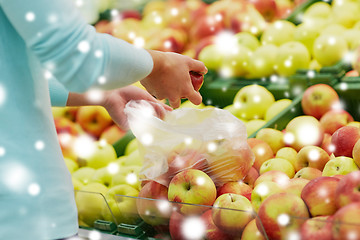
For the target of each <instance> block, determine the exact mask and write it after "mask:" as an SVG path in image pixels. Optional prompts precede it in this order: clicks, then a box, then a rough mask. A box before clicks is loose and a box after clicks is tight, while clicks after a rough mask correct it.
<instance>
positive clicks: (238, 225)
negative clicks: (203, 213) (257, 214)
mask: <svg viewBox="0 0 360 240" xmlns="http://www.w3.org/2000/svg"><path fill="white" fill-rule="evenodd" d="M213 207H214V208H213V210H212V219H213V221H214V223H215V225H216V226H217V227H218V228H220V229H221V230H223V231H226V232H229V233H232V234H237V235H240V234H241V232H242V230H243V229H244V228H245V226H246V225H247V224H248V223H249V222H250V221H251V220H252V219H254V214H253V208H252V205H251V203H250V201H249V200H248V199H247V198H246V197H244V196H242V195H238V194H233V193H226V194H223V195H221V196H220V197H218V198H217V199H216V201H215V203H214V206H213ZM234 219H236V221H234Z"/></svg>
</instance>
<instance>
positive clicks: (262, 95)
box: [233, 85, 275, 119]
mask: <svg viewBox="0 0 360 240" xmlns="http://www.w3.org/2000/svg"><path fill="white" fill-rule="evenodd" d="M274 102H275V98H274V96H273V94H272V93H271V92H270V91H269V90H267V89H266V88H265V87H263V86H260V85H248V86H245V87H243V88H241V89H240V90H239V91H238V92H237V93H236V95H235V97H234V103H233V104H234V106H235V108H237V110H238V111H237V116H238V117H240V118H245V119H263V118H264V115H265V112H266V110H267V109H268V108H269V107H270V106H271V104H273V103H274Z"/></svg>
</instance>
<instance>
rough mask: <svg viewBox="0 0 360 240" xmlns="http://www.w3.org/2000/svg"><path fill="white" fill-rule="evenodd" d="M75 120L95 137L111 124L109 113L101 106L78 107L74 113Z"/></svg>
mask: <svg viewBox="0 0 360 240" xmlns="http://www.w3.org/2000/svg"><path fill="white" fill-rule="evenodd" d="M76 122H77V123H79V124H80V126H81V127H82V128H83V129H84V130H85V131H86V132H87V133H89V134H91V135H92V136H94V137H96V138H98V137H100V135H101V133H102V132H103V131H104V130H105V129H106V128H107V127H109V126H110V125H112V124H113V121H112V119H111V117H110V115H109V113H108V112H107V111H106V109H105V108H103V107H101V106H83V107H80V108H79V110H78V113H77V115H76Z"/></svg>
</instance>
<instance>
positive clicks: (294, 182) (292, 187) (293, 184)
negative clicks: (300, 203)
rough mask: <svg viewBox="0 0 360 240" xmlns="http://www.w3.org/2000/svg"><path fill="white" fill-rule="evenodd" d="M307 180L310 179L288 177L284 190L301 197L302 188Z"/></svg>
mask: <svg viewBox="0 0 360 240" xmlns="http://www.w3.org/2000/svg"><path fill="white" fill-rule="evenodd" d="M309 182H310V180H308V179H305V178H292V179H290V181H289V184H288V185H287V186H286V187H285V189H284V191H285V192H288V193H293V194H295V195H297V196H299V197H301V192H302V190H303V189H304V187H305V185H306V184H308V183H309Z"/></svg>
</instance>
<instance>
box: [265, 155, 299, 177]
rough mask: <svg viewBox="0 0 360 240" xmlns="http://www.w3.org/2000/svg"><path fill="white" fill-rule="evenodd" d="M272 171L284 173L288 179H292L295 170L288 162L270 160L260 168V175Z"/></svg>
mask: <svg viewBox="0 0 360 240" xmlns="http://www.w3.org/2000/svg"><path fill="white" fill-rule="evenodd" d="M273 170H274V171H281V172H283V173H286V175H288V176H289V178H292V177H294V175H295V169H294V167H293V165H292V164H291V163H290V162H289V161H288V160H286V159H283V158H271V159H269V160H266V161H265V162H264V163H263V164H262V165H261V167H260V175H261V174H263V173H265V172H268V171H273Z"/></svg>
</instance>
